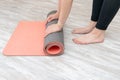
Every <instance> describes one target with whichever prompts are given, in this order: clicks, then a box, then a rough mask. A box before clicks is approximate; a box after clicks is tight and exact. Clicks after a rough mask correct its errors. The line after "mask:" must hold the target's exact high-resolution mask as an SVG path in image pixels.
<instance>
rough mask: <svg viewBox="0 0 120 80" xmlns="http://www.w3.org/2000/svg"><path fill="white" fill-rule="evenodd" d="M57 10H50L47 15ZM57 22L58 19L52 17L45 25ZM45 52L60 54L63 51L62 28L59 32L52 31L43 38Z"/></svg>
mask: <svg viewBox="0 0 120 80" xmlns="http://www.w3.org/2000/svg"><path fill="white" fill-rule="evenodd" d="M56 12H57V11H56V10H54V11H51V12H50V13H49V14H48V15H47V17H48V16H50V15H52V14H55V13H56ZM57 22H58V19H54V20H52V21H51V22H48V23H47V26H46V28H47V27H49V26H50V25H52V24H56V23H57ZM45 52H46V53H47V54H50V55H58V54H62V53H63V52H64V35H63V29H62V30H61V31H59V32H54V33H51V34H49V35H48V36H47V37H46V38H45Z"/></svg>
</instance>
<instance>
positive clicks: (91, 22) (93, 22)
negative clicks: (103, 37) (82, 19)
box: [89, 21, 97, 27]
mask: <svg viewBox="0 0 120 80" xmlns="http://www.w3.org/2000/svg"><path fill="white" fill-rule="evenodd" d="M96 24H97V22H95V21H90V22H89V25H90V26H92V27H95V26H96Z"/></svg>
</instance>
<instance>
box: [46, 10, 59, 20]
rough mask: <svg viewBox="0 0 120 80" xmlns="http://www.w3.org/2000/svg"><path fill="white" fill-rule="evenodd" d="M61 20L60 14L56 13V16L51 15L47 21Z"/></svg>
mask: <svg viewBox="0 0 120 80" xmlns="http://www.w3.org/2000/svg"><path fill="white" fill-rule="evenodd" d="M58 18H59V12H56V13H55V14H52V15H50V16H49V17H48V18H47V21H48V22H50V21H52V20H54V19H58Z"/></svg>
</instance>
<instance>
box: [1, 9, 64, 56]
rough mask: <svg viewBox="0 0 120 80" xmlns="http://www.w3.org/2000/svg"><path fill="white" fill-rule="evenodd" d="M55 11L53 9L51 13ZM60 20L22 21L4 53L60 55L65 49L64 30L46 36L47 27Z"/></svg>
mask: <svg viewBox="0 0 120 80" xmlns="http://www.w3.org/2000/svg"><path fill="white" fill-rule="evenodd" d="M53 13H55V11H52V12H50V13H49V15H51V14H53ZM57 21H58V20H53V21H51V22H49V23H47V25H46V21H21V22H19V24H18V26H17V27H16V29H15V31H14V32H13V34H12V36H11V38H10V39H9V41H8V43H7V45H6V47H5V48H4V50H3V54H4V55H6V56H48V55H60V54H62V53H63V51H64V41H63V30H62V31H60V32H55V33H51V34H49V35H48V36H47V37H45V36H44V35H45V29H46V27H48V26H49V25H51V24H55V23H56V22H57Z"/></svg>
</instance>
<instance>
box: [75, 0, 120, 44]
mask: <svg viewBox="0 0 120 80" xmlns="http://www.w3.org/2000/svg"><path fill="white" fill-rule="evenodd" d="M119 8H120V0H104V2H103V6H102V8H101V11H100V15H99V19H98V22H97V25H96V28H94V29H93V30H92V32H90V33H89V34H86V35H83V36H81V37H79V38H76V39H73V41H74V42H75V43H77V44H90V43H99V42H103V41H104V36H105V30H106V29H107V27H108V25H109V24H110V22H111V21H112V19H113V18H114V16H115V15H116V13H117V11H118V10H119Z"/></svg>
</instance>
